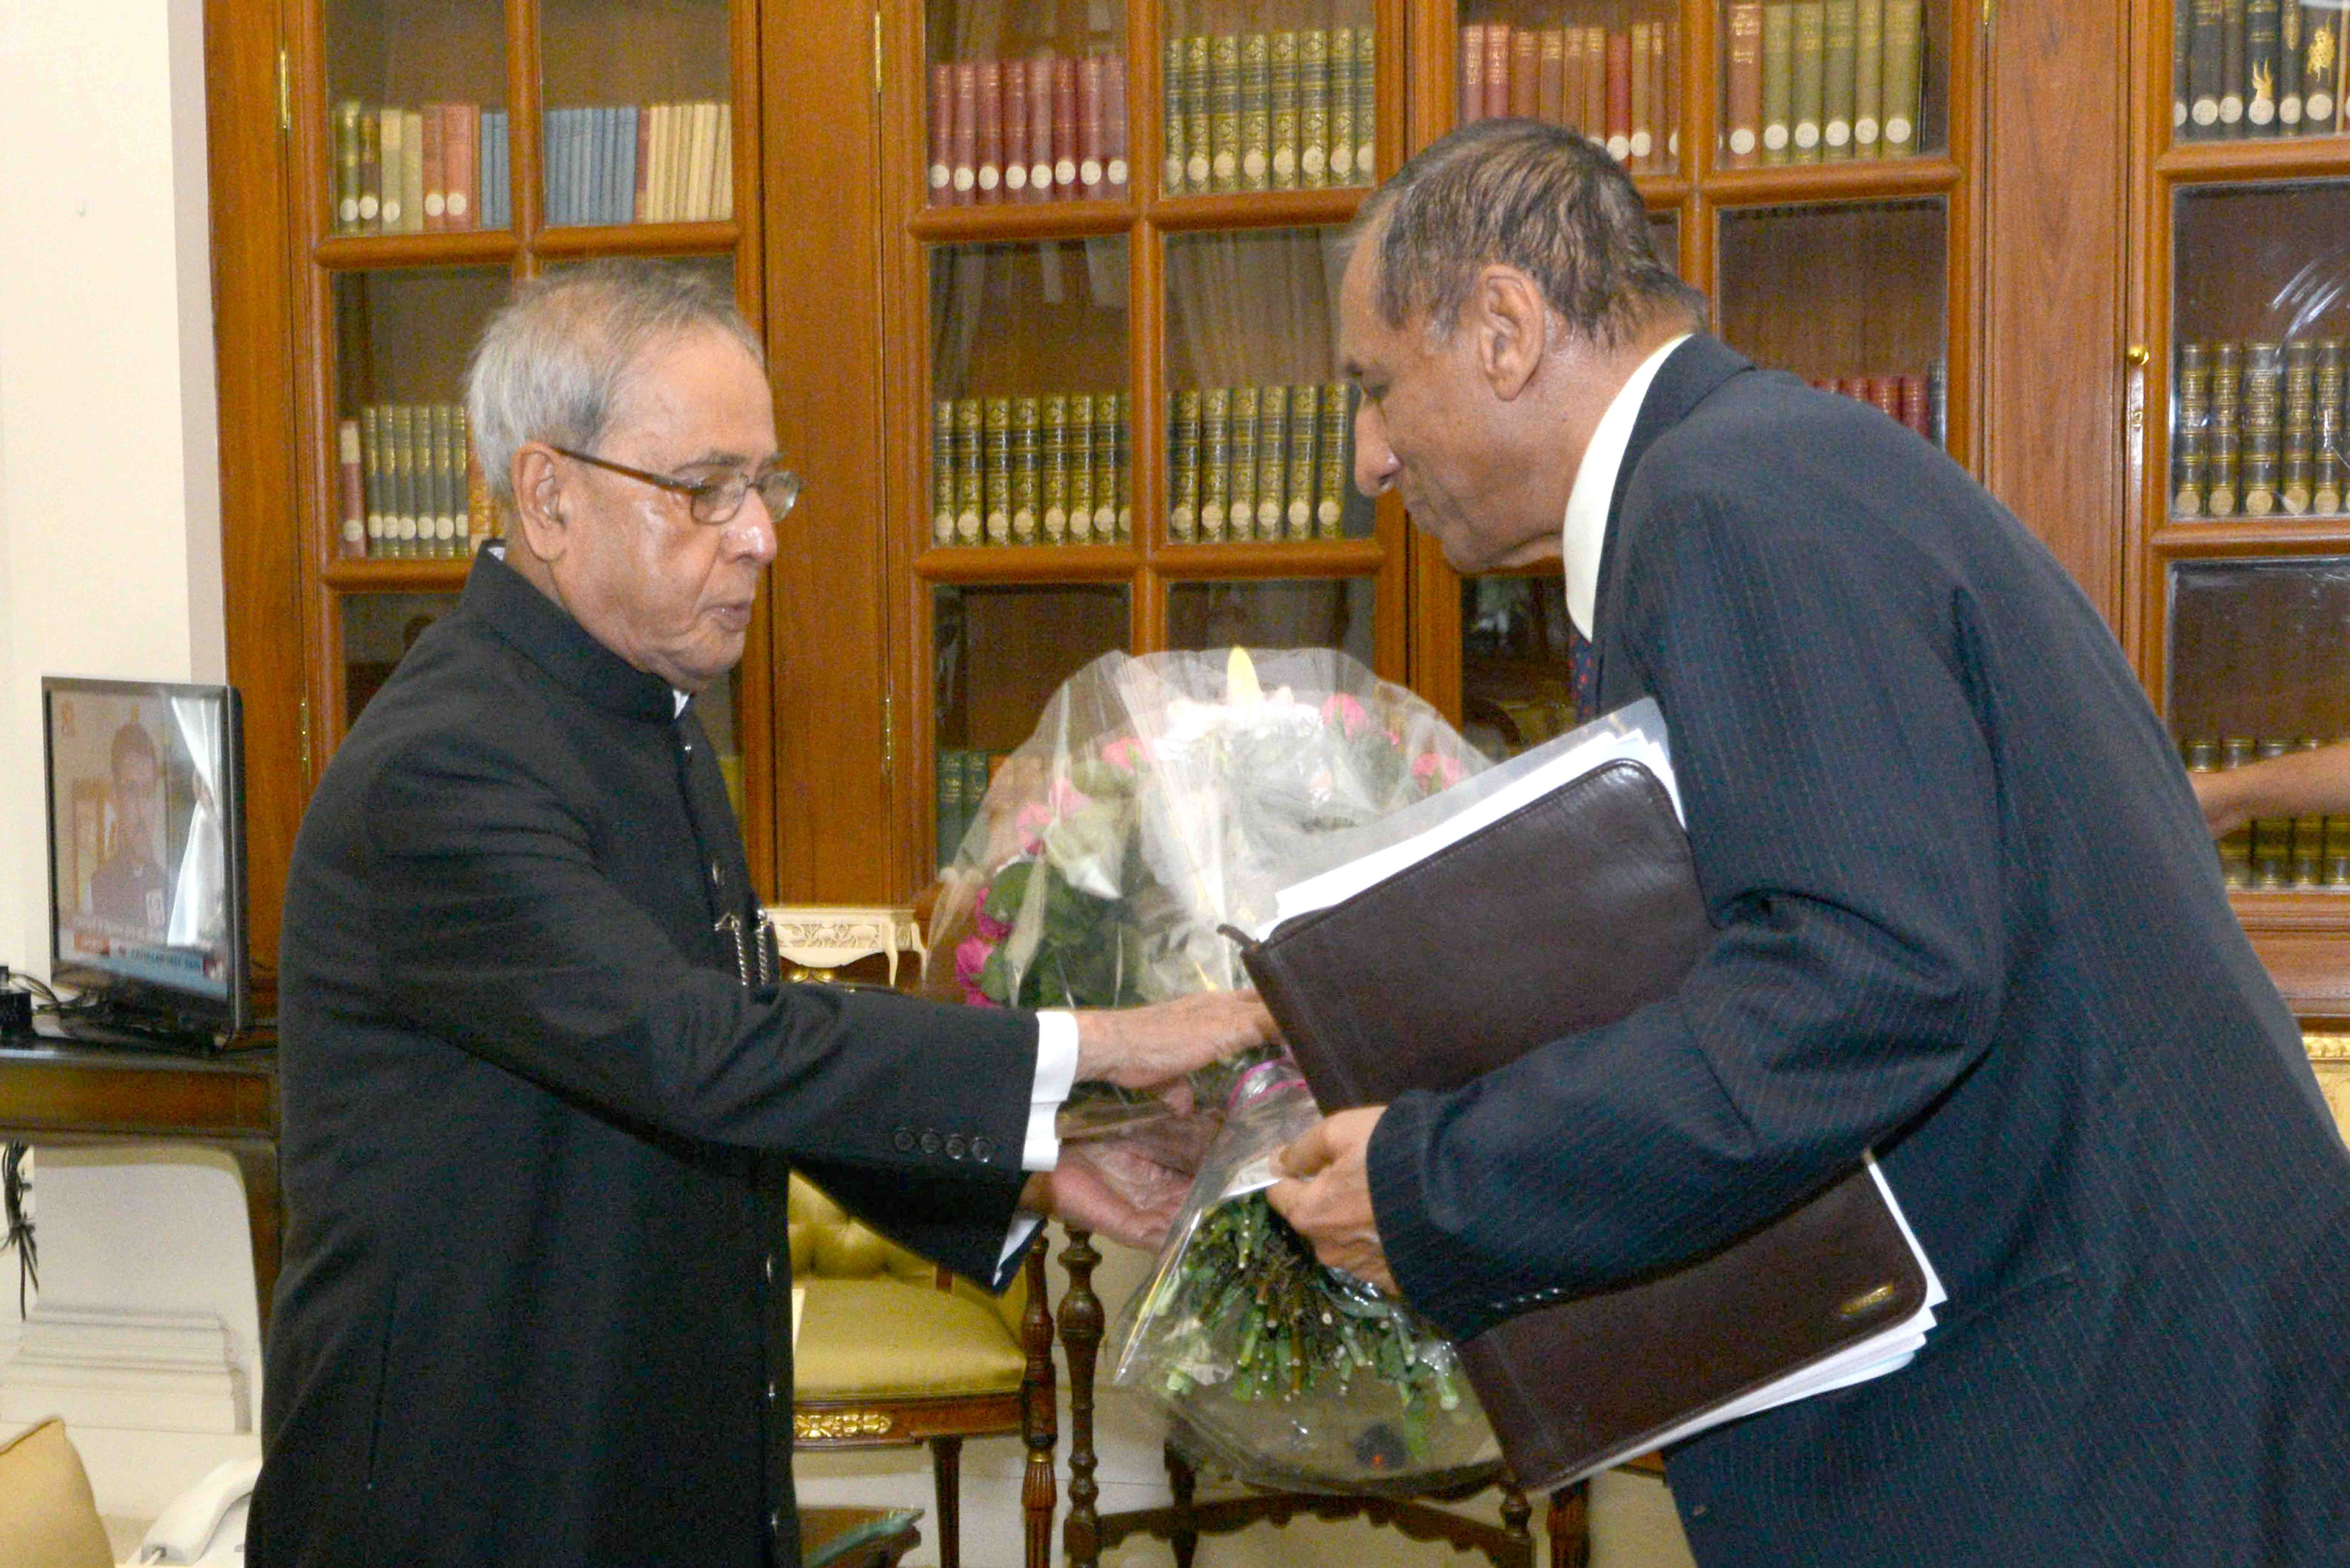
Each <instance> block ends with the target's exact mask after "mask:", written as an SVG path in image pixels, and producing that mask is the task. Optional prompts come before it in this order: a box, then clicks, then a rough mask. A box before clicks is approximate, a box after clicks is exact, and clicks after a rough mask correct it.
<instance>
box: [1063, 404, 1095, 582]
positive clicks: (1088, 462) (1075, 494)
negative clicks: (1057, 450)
mask: <svg viewBox="0 0 2350 1568" xmlns="http://www.w3.org/2000/svg"><path fill="white" fill-rule="evenodd" d="M1094 416H1095V409H1094V398H1093V394H1092V393H1090V392H1076V393H1073V394H1072V395H1071V396H1070V398H1069V543H1070V544H1072V545H1090V544H1092V543H1093V542H1094V491H1095V490H1096V488H1097V484H1098V481H1099V479H1100V475H1098V474H1097V473H1096V472H1094Z"/></svg>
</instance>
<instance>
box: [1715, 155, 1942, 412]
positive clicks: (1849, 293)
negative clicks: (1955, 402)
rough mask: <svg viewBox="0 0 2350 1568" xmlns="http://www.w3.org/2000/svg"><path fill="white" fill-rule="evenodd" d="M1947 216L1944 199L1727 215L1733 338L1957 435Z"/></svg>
mask: <svg viewBox="0 0 2350 1568" xmlns="http://www.w3.org/2000/svg"><path fill="white" fill-rule="evenodd" d="M1949 229H1950V223H1949V207H1948V203H1947V202H1946V201H1945V200H1944V199H1943V198H1941V197H1939V196H1935V197H1921V198H1917V199H1913V200H1903V201H1891V202H1851V203H1842V204H1834V205H1807V206H1788V207H1754V208H1737V209H1732V210H1730V211H1726V212H1724V213H1722V214H1721V230H1720V234H1721V239H1720V253H1719V254H1720V263H1719V273H1720V287H1719V298H1718V301H1717V310H1718V315H1719V319H1720V322H1721V336H1722V337H1723V339H1724V340H1725V341H1727V342H1728V343H1729V344H1730V345H1731V347H1732V348H1736V349H1737V350H1738V351H1739V352H1740V353H1742V354H1744V355H1746V356H1747V357H1748V358H1752V359H1753V360H1754V361H1755V362H1756V363H1757V364H1760V365H1764V366H1768V367H1770V368H1772V369H1781V370H1788V371H1792V372H1794V374H1795V375H1798V376H1801V377H1803V378H1804V379H1807V380H1809V381H1811V382H1812V383H1813V384H1814V385H1815V386H1819V387H1822V388H1825V389H1833V390H1835V391H1839V392H1843V393H1845V394H1846V395H1847V396H1850V397H1855V398H1860V399H1864V400H1867V401H1870V402H1873V403H1875V404H1876V405H1877V407H1878V408H1880V409H1882V410H1885V411H1886V412H1887V414H1889V415H1891V416H1892V417H1893V418H1896V419H1898V420H1900V421H1902V422H1903V423H1905V424H1907V425H1908V426H1909V428H1910V429H1912V430H1914V431H1918V433H1919V434H1920V435H1923V436H1926V437H1927V438H1928V439H1929V440H1931V441H1936V442H1938V443H1939V442H1941V441H1944V440H1945V438H1946V435H1947V431H1948V424H1947V418H1948V388H1949V361H1948V359H1947V358H1946V357H1945V353H1946V350H1945V345H1946V343H1947V341H1948V337H1949V325H1948V312H1949V265H1950V264H1949Z"/></svg>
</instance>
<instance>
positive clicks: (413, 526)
mask: <svg viewBox="0 0 2350 1568" xmlns="http://www.w3.org/2000/svg"><path fill="white" fill-rule="evenodd" d="M417 413H418V410H417V409H416V408H415V407H414V406H413V405H412V404H409V403H394V404H393V405H392V408H391V464H392V484H391V492H392V495H393V496H394V498H395V503H396V506H397V511H396V513H395V514H394V515H395V516H396V517H397V519H398V521H399V524H400V547H399V554H400V555H401V556H418V555H421V554H422V553H423V551H422V549H421V546H420V545H419V543H418V533H419V530H418V527H417V523H418V519H419V517H420V516H421V514H422V512H423V503H422V497H421V495H420V494H419V493H418V492H419V488H420V487H419V485H418V484H417V462H416V444H417V443H416V435H417V431H416V416H417Z"/></svg>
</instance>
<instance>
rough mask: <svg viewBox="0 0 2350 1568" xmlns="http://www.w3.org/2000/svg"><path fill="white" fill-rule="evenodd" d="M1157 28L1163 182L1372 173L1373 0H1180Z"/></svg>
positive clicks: (1310, 183)
mask: <svg viewBox="0 0 2350 1568" xmlns="http://www.w3.org/2000/svg"><path fill="white" fill-rule="evenodd" d="M1159 32H1160V36H1161V39H1162V45H1161V50H1162V52H1161V57H1160V59H1159V105H1160V138H1161V145H1162V148H1163V151H1164V154H1165V156H1164V159H1163V161H1162V165H1161V168H1160V171H1159V190H1160V192H1161V193H1162V194H1164V195H1170V196H1201V195H1219V194H1227V193H1232V192H1249V191H1301V190H1302V191H1313V190H1321V189H1325V188H1327V187H1332V186H1347V185H1367V184H1368V183H1370V181H1371V176H1372V172H1373V170H1374V169H1375V167H1376V158H1375V155H1374V148H1375V147H1376V145H1377V142H1378V29H1377V26H1375V24H1374V22H1373V18H1372V5H1371V0H1270V3H1265V0H1173V3H1171V4H1170V5H1168V6H1167V7H1166V9H1165V12H1164V14H1163V15H1162V16H1161V18H1160V22H1159Z"/></svg>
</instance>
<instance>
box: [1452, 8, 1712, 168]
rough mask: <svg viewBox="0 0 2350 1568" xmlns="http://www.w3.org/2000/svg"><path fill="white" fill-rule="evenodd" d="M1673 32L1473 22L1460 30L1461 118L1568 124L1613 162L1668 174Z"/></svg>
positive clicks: (1669, 28)
mask: <svg viewBox="0 0 2350 1568" xmlns="http://www.w3.org/2000/svg"><path fill="white" fill-rule="evenodd" d="M1679 32H1680V26H1679V23H1677V22H1636V23H1634V24H1633V25H1632V26H1630V27H1628V28H1624V27H1617V28H1615V29H1612V30H1611V29H1609V28H1607V27H1602V26H1584V25H1581V24H1575V25H1571V26H1558V27H1513V26H1510V25H1509V24H1508V23H1506V22H1493V23H1488V24H1485V25H1482V26H1480V25H1477V24H1474V23H1472V24H1471V25H1470V26H1465V27H1463V28H1461V115H1460V118H1461V121H1462V122H1463V123H1464V124H1465V123H1467V122H1468V121H1470V120H1472V119H1498V118H1500V117H1501V116H1503V115H1515V116H1517V117H1519V118H1521V119H1540V120H1544V121H1547V122H1548V123H1550V124H1552V125H1565V126H1572V127H1575V129H1577V130H1581V131H1582V132H1583V133H1584V134H1585V135H1586V136H1588V137H1590V138H1591V139H1592V140H1595V141H1598V142H1601V143H1603V144H1604V145H1605V146H1606V147H1607V151H1608V154H1609V156H1611V157H1613V158H1614V159H1615V160H1616V161H1617V162H1618V163H1622V164H1625V165H1627V167H1629V168H1632V169H1635V170H1638V171H1643V172H1646V171H1657V170H1665V169H1670V168H1672V167H1673V166H1674V165H1675V162H1676V161H1677V160H1678V159H1679V156H1680V132H1679V130H1677V129H1676V126H1677V125H1678V123H1679V115H1678V114H1677V113H1676V111H1675V110H1676V106H1675V103H1674V95H1673V87H1672V83H1673V71H1672V62H1675V61H1678V60H1679V58H1680V50H1679V42H1680V40H1679Z"/></svg>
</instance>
